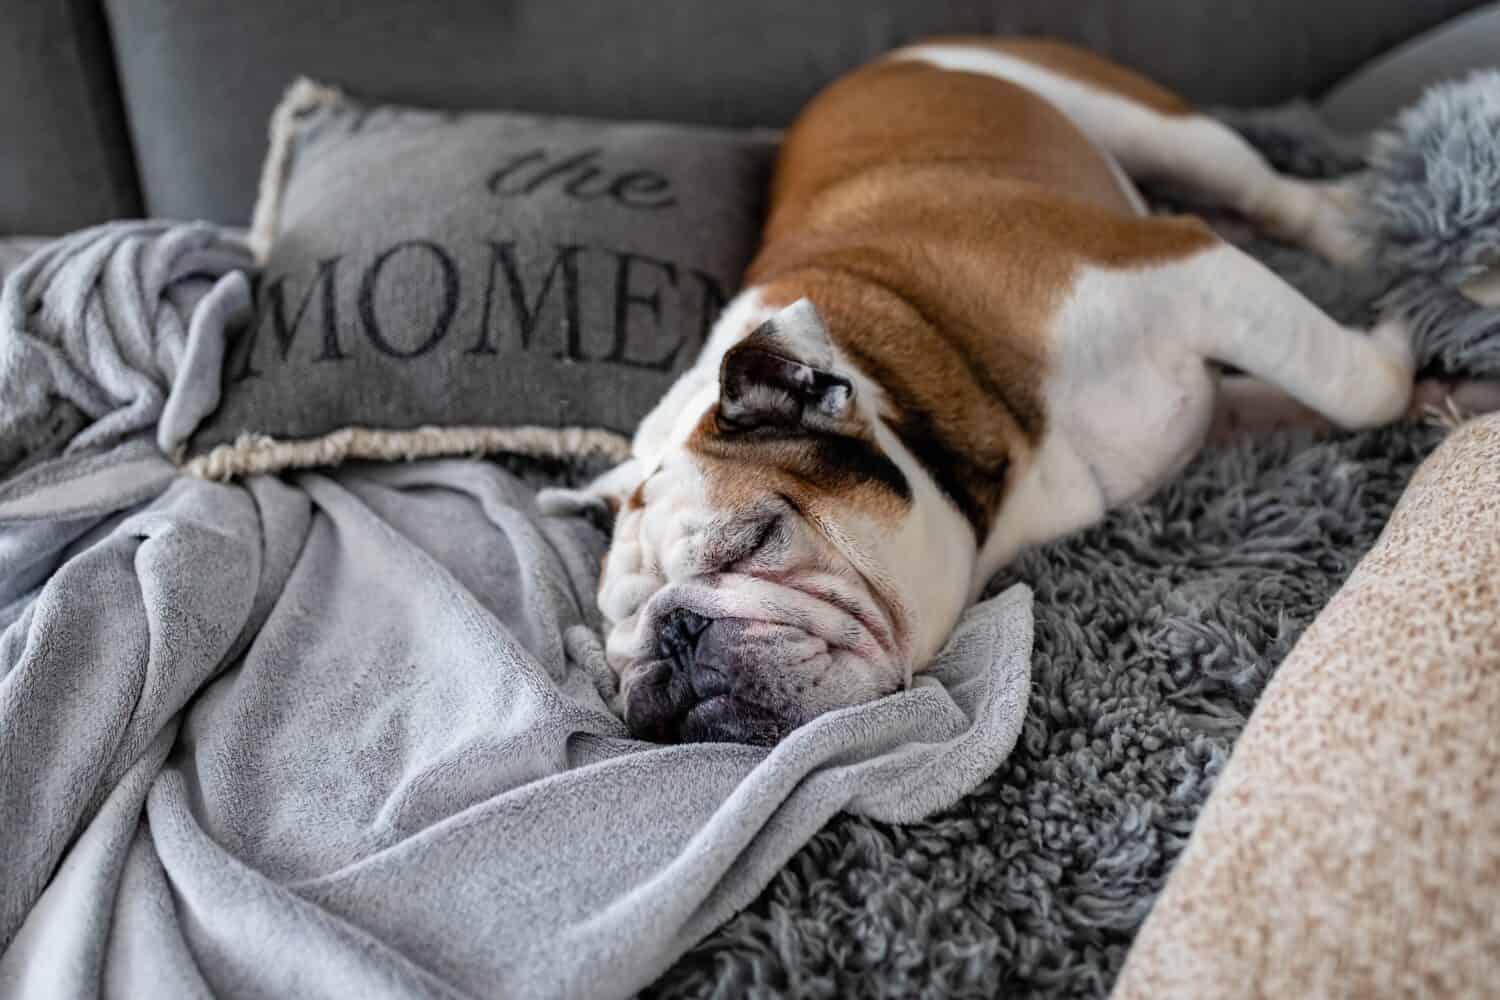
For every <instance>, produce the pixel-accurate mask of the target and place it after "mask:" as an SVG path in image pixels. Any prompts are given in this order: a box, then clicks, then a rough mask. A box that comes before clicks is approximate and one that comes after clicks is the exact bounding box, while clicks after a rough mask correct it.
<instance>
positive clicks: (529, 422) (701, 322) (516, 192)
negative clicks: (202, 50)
mask: <svg viewBox="0 0 1500 1000" xmlns="http://www.w3.org/2000/svg"><path fill="white" fill-rule="evenodd" d="M776 141H777V136H776V134H775V133H772V132H769V131H728V130H721V129H708V128H697V127H690V126H682V125H663V124H642V123H624V122H602V121H585V120H578V119H567V118H558V117H539V116H534V115H525V114H512V113H506V112H467V113H454V112H440V111H419V110H412V109H407V108H395V107H387V106H369V105H364V104H360V103H358V102H356V101H354V100H352V99H350V98H348V97H346V96H345V95H343V94H341V93H339V92H338V91H335V90H332V89H330V88H327V87H323V86H319V85H316V84H312V83H310V82H308V81H299V82H298V83H297V84H296V85H295V86H294V87H293V88H292V90H291V91H290V92H289V93H288V96H287V98H286V99H285V100H284V101H283V103H282V105H281V107H280V108H278V110H277V112H276V115H275V116H274V118H273V122H272V144H271V152H270V155H269V157H268V159H267V163H266V167H265V171H264V176H263V178H262V187H261V194H260V201H259V203H258V205H257V207H256V218H255V222H254V225H253V227H252V232H251V244H252V247H253V248H254V249H255V250H256V253H257V256H258V257H260V258H261V259H262V261H263V264H264V270H263V273H262V275H261V277H260V281H259V286H258V290H257V294H256V306H257V308H256V314H255V319H254V321H253V323H252V324H251V325H250V326H249V327H248V328H247V329H245V330H244V331H242V332H241V333H240V334H239V335H238V336H237V337H236V339H235V340H234V342H233V343H232V344H231V345H230V347H229V350H228V352H227V354H226V358H225V363H224V379H223V394H222V398H221V402H220V405H219V407H218V409H217V411H216V412H215V413H214V414H213V415H212V416H211V417H209V418H208V419H207V420H206V421H205V422H204V423H203V424H202V425H201V426H200V427H199V429H198V431H197V432H196V434H195V435H194V436H193V438H192V441H191V444H190V448H189V452H190V454H192V455H197V456H203V455H204V453H205V452H207V451H209V450H210V449H213V448H214V447H215V446H225V445H228V444H230V443H231V442H236V441H238V442H239V443H240V446H241V448H242V450H243V449H244V448H251V449H257V448H258V449H260V450H261V451H262V452H264V451H265V449H266V448H267V447H268V446H269V445H272V444H275V445H277V446H283V445H285V444H286V443H287V442H292V441H300V442H307V441H308V440H309V439H323V444H324V445H325V446H326V445H327V444H328V442H329V441H330V440H332V438H331V437H330V436H331V435H334V434H335V432H338V433H340V434H342V438H340V440H343V441H345V442H346V444H347V442H348V441H349V440H350V437H349V435H350V431H349V429H351V428H352V429H356V432H357V434H358V435H363V437H364V438H369V437H370V432H386V431H398V432H405V431H411V430H413V429H415V428H436V429H438V430H442V429H459V430H460V431H462V432H466V433H467V434H468V436H467V437H465V436H464V433H456V434H455V435H449V436H448V437H446V438H444V439H443V440H442V441H441V442H440V443H438V444H437V445H436V446H432V447H427V448H425V449H418V450H417V452H415V453H422V454H432V453H443V452H448V453H451V452H453V451H465V450H496V449H501V450H509V449H505V443H506V442H507V441H509V440H514V435H511V436H510V437H507V436H506V435H503V434H502V435H499V436H498V437H497V436H496V435H494V434H490V435H489V436H483V435H481V436H480V437H477V438H476V437H475V435H474V433H473V432H474V431H476V430H480V429H495V428H545V429H561V428H574V429H590V430H603V431H606V432H615V434H618V435H627V434H629V433H630V432H631V431H632V430H633V429H634V427H635V425H636V424H637V422H638V421H639V420H640V419H641V418H642V417H643V416H644V415H645V414H646V413H647V411H649V409H650V408H651V406H652V405H653V404H654V403H655V402H656V400H657V399H659V398H660V397H661V395H662V394H663V393H664V392H665V391H666V390H667V388H668V386H670V384H671V383H672V381H673V380H674V378H675V376H676V375H677V374H678V373H679V372H681V371H682V370H683V369H684V368H686V367H687V366H688V365H690V364H691V363H692V361H693V359H694V357H695V356H696V355H697V353H698V350H699V348H700V347H701V345H702V343H703V340H704V337H705V334H706V333H707V331H708V329H709V327H710V325H711V324H712V323H713V321H714V320H715V319H716V318H717V315H718V313H719V311H720V310H721V308H722V307H723V305H724V304H725V302H726V300H727V299H728V298H729V297H730V296H731V295H733V293H734V292H735V291H736V289H737V286H738V284H739V281H740V278H741V275H742V273H743V271H744V268H745V266H746V264H747V263H748V262H749V260H750V257H751V255H752V253H753V252H754V250H755V247H756V243H757V240H758V238H759V232H760V225H761V221H762V211H763V205H764V195H765V189H766V184H767V182H768V180H769V175H770V168H771V161H772V159H773V157H774V154H775V149H776ZM427 433H429V434H430V433H432V432H431V431H427ZM376 436H379V434H378V433H377V435H376ZM397 437H398V438H400V435H397ZM268 439H269V440H268ZM401 440H404V441H406V442H407V444H406V445H402V444H397V445H396V446H395V447H394V449H392V448H386V449H385V452H386V453H382V452H381V448H380V447H374V448H373V449H372V448H371V447H365V448H364V449H363V450H361V449H360V448H358V447H356V448H355V449H353V450H352V451H351V450H350V449H348V448H344V449H343V450H342V451H340V450H339V449H338V448H334V449H333V451H331V452H330V451H329V449H328V448H327V447H324V449H323V451H322V452H318V451H316V450H313V451H306V450H304V452H303V453H302V455H301V457H297V456H296V455H292V454H291V453H288V452H286V450H285V448H283V454H284V455H290V456H291V457H289V458H287V459H286V460H284V461H283V460H278V461H274V462H271V463H270V466H272V467H275V466H279V467H285V466H287V465H307V464H318V463H319V462H321V461H324V460H329V459H330V458H331V459H333V460H336V459H338V458H342V457H350V456H351V455H356V454H357V455H358V457H395V455H396V454H406V455H410V454H413V453H414V452H413V451H412V449H411V447H409V444H410V440H411V439H410V436H409V435H408V436H407V437H405V438H402V439H401ZM476 442H477V443H476ZM485 442H490V444H486V443H485ZM495 442H499V443H498V444H496V443H495ZM492 446H493V447H492ZM520 450H528V449H526V448H524V447H523V448H521V449H520ZM530 450H536V449H530ZM541 450H548V449H546V448H543V449H541ZM553 450H570V449H567V448H560V449H553ZM220 451H221V458H222V457H223V454H222V453H223V449H222V448H221V449H220ZM200 464H201V463H200ZM230 465H233V463H232V462H231V463H230ZM255 468H256V469H265V468H267V464H266V463H265V462H262V463H260V464H259V465H256V466H255ZM226 469H227V472H228V473H229V474H233V473H234V472H243V471H251V469H250V468H249V466H246V465H244V464H243V463H241V464H240V465H239V466H236V467H229V466H225V465H224V463H223V462H222V461H221V462H220V473H221V474H223V473H224V472H225V470H226ZM199 471H202V470H199Z"/></svg>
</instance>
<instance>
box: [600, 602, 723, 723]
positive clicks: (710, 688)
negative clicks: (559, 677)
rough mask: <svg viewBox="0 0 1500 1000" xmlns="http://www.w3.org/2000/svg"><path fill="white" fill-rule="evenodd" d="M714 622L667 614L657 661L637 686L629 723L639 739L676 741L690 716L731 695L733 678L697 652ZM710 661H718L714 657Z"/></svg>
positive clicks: (690, 614) (627, 716)
mask: <svg viewBox="0 0 1500 1000" xmlns="http://www.w3.org/2000/svg"><path fill="white" fill-rule="evenodd" d="M712 624H713V622H712V621H710V620H709V619H707V618H705V617H703V616H702V615H700V614H698V613H697V612H694V611H689V610H688V609H686V608H678V609H676V610H674V611H673V612H671V613H670V614H669V615H667V617H666V619H665V620H663V621H662V623H661V626H660V628H659V630H658V631H657V634H656V653H657V655H658V656H659V657H661V659H660V660H658V661H657V662H656V663H653V664H652V665H651V666H650V667H649V668H647V669H646V671H645V672H644V673H642V674H641V676H640V677H639V678H637V679H636V681H635V683H634V684H633V685H632V688H631V693H630V696H629V699H628V700H627V702H626V705H625V722H626V724H627V725H628V726H629V727H630V731H631V733H632V734H634V735H635V736H637V737H640V738H643V739H648V740H655V741H658V742H674V741H676V740H679V739H682V738H683V737H684V735H685V733H684V727H685V726H686V727H687V728H689V729H691V728H693V727H692V726H691V725H690V724H689V714H690V713H691V712H692V710H693V709H694V708H696V707H697V706H698V705H701V704H702V703H703V702H706V701H709V700H710V699H713V698H717V697H719V696H720V695H728V694H729V693H730V691H731V689H732V688H733V686H734V685H733V682H732V680H731V678H730V677H729V675H728V673H726V672H725V670H723V669H722V667H721V665H720V664H717V663H712V662H708V661H707V660H705V659H703V658H700V657H699V656H698V651H699V645H700V640H701V639H702V638H703V636H704V633H706V632H707V631H708V628H709V626H710V625H712ZM708 659H710V660H711V659H713V657H709V658H708Z"/></svg>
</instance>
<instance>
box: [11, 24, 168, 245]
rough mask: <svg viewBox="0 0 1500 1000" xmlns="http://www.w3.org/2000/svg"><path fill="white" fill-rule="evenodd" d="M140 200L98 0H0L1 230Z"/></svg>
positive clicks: (80, 220)
mask: <svg viewBox="0 0 1500 1000" xmlns="http://www.w3.org/2000/svg"><path fill="white" fill-rule="evenodd" d="M140 208H141V205H140V199H139V196H138V195H137V193H136V184H135V168H134V166H133V164H132V156H131V151H130V141H129V137H128V134H127V130H126V127H125V116H124V110H123V108H122V107H121V105H120V100H119V96H118V94H117V92H116V88H115V83H114V64H113V60H112V58H111V56H110V49H109V38H108V36H107V34H106V31H105V23H104V15H103V12H102V11H101V10H100V9H99V5H98V2H97V0H0V236H13V235H17V234H30V233H39V234H47V233H60V232H64V231H66V230H69V229H74V228H77V227H79V226H85V225H89V224H90V223H94V222H99V221H101V220H104V219H110V218H118V217H121V216H130V215H137V214H139V213H140Z"/></svg>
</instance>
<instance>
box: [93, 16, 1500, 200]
mask: <svg viewBox="0 0 1500 1000" xmlns="http://www.w3.org/2000/svg"><path fill="white" fill-rule="evenodd" d="M1478 5H1479V4H1478V2H1477V0H1422V2H1421V3H1412V2H1410V0H1320V2H1313V0H1214V2H1198V0H1132V2H1130V3H1123V2H1118V0H880V2H872V0H760V2H758V3H744V2H740V0H736V2H708V0H700V2H682V0H629V2H624V0H621V2H604V0H595V2H583V0H509V2H505V3H497V2H495V0H433V2H415V0H411V2H405V3H402V2H395V0H388V2H373V0H362V2H355V0H316V2H314V0H258V2H254V3H225V2H223V0H106V6H107V8H108V10H109V13H110V20H111V24H112V26H113V31H114V38H115V42H116V48H117V51H118V53H119V65H120V74H121V79H122V86H123V89H124V93H125V97H126V101H127V105H128V107H129V112H130V117H131V122H132V127H133V130H134V135H135V140H136V147H137V149H138V151H139V155H140V161H141V165H142V169H141V173H142V181H143V188H144V191H145V198H146V207H147V208H148V210H149V211H150V212H151V213H152V214H155V215H166V216H173V217H191V216H202V217H206V218H209V219H213V220H216V221H221V222H227V223H243V222H245V221H246V219H247V218H248V215H249V211H250V205H251V202H252V200H253V196H254V188H255V179H256V172H257V169H258V167H259V163H260V159H261V156H262V154H263V152H264V149H265V134H266V118H267V116H268V115H269V113H270V111H271V108H272V107H273V105H274V104H275V103H276V100H277V98H278V97H279V95H280V94H281V92H282V90H283V89H284V88H285V87H286V84H287V82H288V81H289V80H290V79H291V78H292V77H293V76H295V75H297V74H307V75H309V76H313V77H316V78H319V79H325V80H329V81H331V82H334V83H338V84H342V85H344V86H346V87H348V88H350V89H351V90H353V91H355V92H357V93H360V94H363V95H365V96H368V97H370V98H374V99H380V100H389V101H401V102H406V103H412V104H422V105H429V106H436V107H456V108H465V107H467V108H474V107H507V108H516V109H522V110H528V111H541V112H559V113H569V114H577V115H594V116H600V117H614V118H664V119H671V120H679V121H695V122H706V123H715V124H729V125H738V124H769V125H776V124H783V123H785V122H786V121H787V120H788V119H789V118H790V117H791V116H792V115H793V114H794V113H795V111H796V109H797V108H798V107H799V106H800V105H801V103H802V102H803V101H804V100H806V99H807V98H808V97H809V96H810V95H811V94H812V93H813V92H814V91H815V90H817V89H818V88H819V87H820V86H821V85H823V84H824V83H826V82H827V81H828V80H829V79H831V78H832V77H833V76H835V75H836V74H838V73H839V72H841V71H843V70H845V69H847V68H849V67H851V66H853V65H855V64H857V63H859V62H861V61H863V60H865V59H867V58H869V57H871V56H873V55H875V54H877V53H879V52H881V51H883V50H885V49H887V48H889V47H891V46H893V45H896V44H898V43H901V42H904V41H908V40H910V39H913V38H917V37H920V36H922V35H926V34H931V33H937V32H981V33H991V32H1009V33H1016V32H1024V33H1029V34H1053V35H1058V36H1062V37H1066V38H1070V39H1073V40H1076V41H1079V42H1082V43H1084V44H1086V45H1088V46H1090V47H1092V48H1094V49H1096V50H1098V51H1100V52H1103V53H1105V54H1107V55H1110V56H1113V57H1115V58H1117V59H1119V60H1121V61H1122V62H1124V63H1126V64H1128V65H1131V66H1134V67H1136V68H1139V69H1141V70H1144V71H1146V72H1148V73H1149V74H1151V75H1153V76H1155V77H1156V78H1157V79H1159V80H1161V81H1162V82H1164V83H1166V84H1168V85H1170V86H1172V87H1175V88H1178V89H1179V90H1181V91H1182V92H1183V93H1185V94H1186V95H1187V96H1189V97H1190V98H1192V99H1194V100H1196V101H1199V102H1204V103H1214V102H1229V103H1236V104H1264V103H1267V102H1274V101H1279V100H1283V99H1286V98H1290V97H1292V96H1296V95H1299V94H1316V93H1319V92H1321V91H1323V90H1325V89H1327V88H1328V87H1330V86H1331V85H1332V84H1334V83H1335V82H1336V81H1338V80H1339V79H1340V78H1341V77H1343V76H1344V75H1345V74H1347V73H1349V72H1350V71H1352V70H1354V69H1355V68H1357V67H1358V66H1360V65H1361V64H1362V63H1364V62H1365V61H1366V60H1368V59H1370V58H1372V57H1373V56H1375V55H1378V54H1379V53H1381V52H1383V51H1385V50H1387V49H1389V48H1391V47H1392V46H1394V45H1396V44H1398V43H1400V42H1402V41H1404V40H1405V39H1407V38H1410V37H1411V36H1413V35H1415V34H1416V33H1418V32H1419V31H1422V30H1424V29H1426V28H1429V27H1431V26H1433V25H1435V24H1438V23H1440V22H1442V21H1444V20H1445V19H1447V18H1449V17H1452V16H1453V15H1455V14H1457V13H1460V12H1462V11H1464V10H1468V9H1470V8H1473V7H1476V6H1478Z"/></svg>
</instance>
